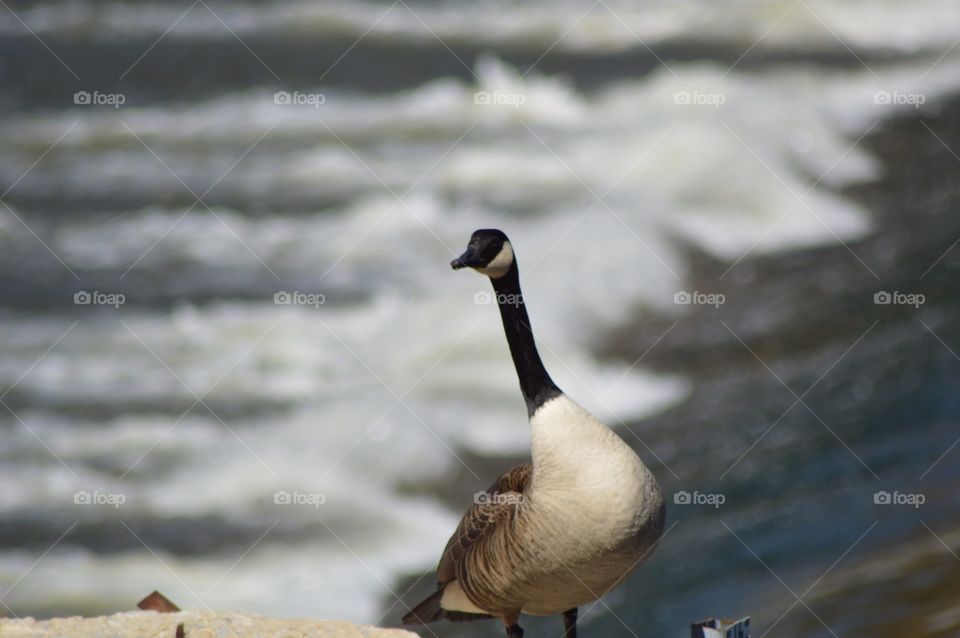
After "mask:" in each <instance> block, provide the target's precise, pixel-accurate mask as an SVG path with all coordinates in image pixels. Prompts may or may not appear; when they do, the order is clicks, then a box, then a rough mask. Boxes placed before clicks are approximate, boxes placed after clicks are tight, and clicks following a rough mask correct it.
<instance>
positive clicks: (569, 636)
mask: <svg viewBox="0 0 960 638" xmlns="http://www.w3.org/2000/svg"><path fill="white" fill-rule="evenodd" d="M563 638H577V608H576V607H574V608H573V609H568V610H567V611H565V612H563Z"/></svg>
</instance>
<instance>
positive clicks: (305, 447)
mask: <svg viewBox="0 0 960 638" xmlns="http://www.w3.org/2000/svg"><path fill="white" fill-rule="evenodd" d="M958 38H960V12H958V10H957V6H956V4H955V3H953V2H950V1H948V0H922V1H919V2H913V3H903V2H896V1H894V0H889V1H888V0H880V1H878V0H875V1H872V2H862V1H855V0H843V1H837V0H831V1H828V0H797V1H795V2H788V1H786V0H751V1H749V2H741V1H734V0H724V1H716V0H715V1H713V2H689V3H683V4H677V3H671V2H666V1H657V2H634V1H625V0H598V1H597V2H594V3H592V4H590V3H583V2H579V3H574V2H556V1H553V0H550V1H548V0H529V1H527V2H522V3H517V2H505V1H504V2H500V1H483V2H454V1H451V0H402V1H401V0H398V1H397V2H393V3H391V2H388V1H383V2H375V1H362V2H357V1H353V0H343V1H340V0H335V1H329V2H317V3H310V2H284V3H268V2H257V1H252V0H245V1H236V2H219V1H213V0H197V1H196V2H194V3H192V4H191V3H190V2H189V1H185V2H166V3H164V2H152V1H139V0H137V1H128V2H101V1H96V0H61V1H44V2H27V1H19V0H18V1H10V2H8V3H7V4H6V5H4V7H3V9H2V10H0V77H2V83H0V109H2V111H3V118H2V120H0V149H2V151H0V152H2V155H0V157H2V160H0V189H2V190H3V191H5V192H4V193H3V195H2V197H0V200H2V206H0V312H2V324H3V329H2V330H0V353H2V354H0V402H2V404H0V440H2V445H0V484H2V485H3V489H2V490H0V592H3V593H2V595H0V601H2V604H3V609H2V610H0V613H5V614H6V615H18V616H23V615H34V616H40V617H45V616H52V615H68V614H84V615H95V614H102V613H111V612H114V611H119V610H128V609H131V608H132V607H133V605H134V603H135V602H136V601H137V600H139V598H140V597H142V596H143V595H145V594H146V593H148V592H149V591H151V590H152V589H155V588H156V589H160V590H161V591H163V592H164V593H165V594H167V595H168V596H169V597H170V598H171V599H173V600H174V601H176V602H178V603H180V604H181V605H182V606H183V607H191V606H194V607H204V606H210V607H212V608H218V609H231V608H232V609H242V610H245V611H250V612H259V613H264V614H270V615H277V616H303V617H336V618H346V619H351V620H357V621H363V622H372V623H380V624H397V623H398V622H399V617H400V616H401V615H402V614H403V613H404V612H405V611H406V606H405V605H411V604H413V603H414V602H416V600H417V599H418V598H419V597H421V596H423V595H425V594H426V593H427V592H429V591H430V590H431V589H432V587H433V583H432V573H430V570H431V569H432V568H433V566H434V565H435V561H436V560H437V558H438V556H439V553H440V550H441V549H442V547H443V545H444V543H445V542H446V540H447V537H448V536H449V534H450V533H451V531H452V530H453V528H454V526H455V525H456V522H457V520H458V517H459V516H460V514H461V513H462V511H463V510H464V509H465V508H466V507H467V506H468V505H469V504H470V503H471V499H472V495H473V494H474V493H475V492H476V491H478V490H481V489H484V488H485V487H486V486H487V485H488V484H489V483H490V482H491V481H492V479H493V478H494V477H495V476H496V475H497V474H498V473H499V472H501V471H503V470H504V469H506V468H507V467H509V466H510V465H511V464H512V463H516V462H521V461H523V460H524V458H525V455H526V454H527V453H528V446H529V432H528V429H527V425H526V420H525V412H524V408H523V404H522V400H521V398H520V394H519V392H518V390H517V383H516V378H515V375H514V372H513V369H512V366H511V363H510V359H509V357H508V354H507V349H506V344H505V343H504V341H503V336H502V332H501V328H500V323H499V318H498V316H497V313H496V312H495V311H494V309H493V307H492V306H491V305H489V304H488V303H484V302H485V301H488V300H489V297H488V296H486V297H485V296H484V293H486V291H487V290H488V286H489V284H488V282H487V281H486V280H485V279H483V278H481V277H477V276H472V275H471V276H467V275H465V274H463V273H457V274H453V273H451V272H450V270H449V267H448V265H447V264H448V262H449V260H450V258H451V257H452V256H454V255H455V254H458V253H459V252H460V250H461V249H462V247H463V245H464V244H465V241H466V239H467V237H468V236H469V233H470V232H471V231H472V230H474V229H475V228H478V227H487V226H496V227H500V228H503V229H504V230H505V231H506V232H507V233H508V234H509V235H510V237H511V238H512V240H513V242H514V245H515V246H516V249H517V253H518V258H519V262H520V267H521V273H522V277H523V284H524V292H525V295H526V298H527V302H528V304H529V309H530V312H531V316H532V320H533V323H534V324H535V327H536V331H537V336H538V340H539V343H540V347H541V350H542V353H543V355H544V358H545V360H546V363H547V366H548V368H549V369H550V370H551V372H552V374H553V376H554V378H555V379H556V380H557V382H558V384H559V385H560V386H561V387H562V388H564V389H565V390H566V391H567V392H568V393H569V394H570V395H572V396H573V397H574V398H575V399H577V400H578V401H580V402H581V403H582V404H584V405H585V406H587V407H588V408H589V409H591V410H592V411H594V412H595V413H596V414H598V415H599V416H600V417H602V418H603V419H604V420H605V421H607V422H608V423H610V424H611V425H613V426H615V427H617V428H618V429H619V431H620V432H621V434H622V435H623V436H624V438H625V439H626V440H627V441H628V442H630V443H631V444H633V445H635V447H636V449H637V450H638V452H639V454H640V455H641V456H642V457H643V459H644V460H645V461H646V462H647V463H648V465H650V466H651V468H652V469H653V471H654V472H655V474H656V475H657V476H658V478H659V480H660V481H661V483H662V485H663V488H664V491H665V494H666V495H667V498H668V500H669V505H668V514H669V521H668V525H669V528H668V532H667V534H666V536H665V538H664V540H663V541H662V543H661V545H660V547H658V549H657V550H656V552H655V554H654V555H653V557H652V558H651V560H650V561H649V563H648V564H647V565H646V566H645V567H644V568H643V569H642V570H640V572H639V574H638V575H637V576H635V577H634V578H632V579H630V580H629V581H628V584H627V585H626V586H625V587H623V588H621V589H619V590H617V591H616V592H614V593H612V594H610V595H609V596H607V597H606V598H605V599H604V601H603V603H602V604H599V605H596V606H593V607H591V608H590V609H589V610H587V609H584V610H581V613H582V614H583V615H582V619H583V620H582V622H583V625H584V632H585V633H588V634H590V635H603V636H631V635H639V636H653V635H656V636H683V635H686V631H687V630H686V628H685V627H686V625H687V624H688V623H689V622H690V621H693V620H696V619H698V618H700V617H705V616H709V615H725V616H736V615H744V614H752V615H753V617H754V626H755V634H756V635H760V636H762V635H765V632H767V631H769V632H770V635H772V636H797V637H801V636H802V637H803V638H813V637H818V636H830V635H833V636H864V635H876V636H903V635H912V636H957V635H960V604H958V602H957V601H958V600H960V597H958V593H960V558H958V556H957V555H958V554H960V510H958V496H957V491H956V484H957V479H958V470H957V467H958V466H957V458H958V457H957V455H958V454H960V451H957V450H956V449H955V447H954V446H956V444H957V437H960V427H958V419H957V415H958V410H960V399H958V394H957V390H956V388H957V387H958V385H957V384H958V383H960V360H958V358H957V353H960V323H958V320H957V317H958V310H960V308H958V306H960V297H958V295H957V290H956V277H957V269H958V267H960V248H955V246H956V242H957V240H958V238H960V217H958V215H957V201H958V195H960V193H958V190H960V180H958V170H960V157H958V156H957V153H958V152H960V102H958V101H957V99H956V95H957V91H958V89H960V46H957V42H958ZM278 92H279V93H278ZM95 293H96V294H95ZM294 293H297V294H294ZM694 293H699V294H698V295H695V294H694ZM883 293H889V295H890V297H888V298H887V299H889V300H890V301H892V302H893V303H876V301H877V300H879V301H880V302H883V301H884V299H885V298H884V297H883V296H882V294H883ZM893 293H899V295H894V294H893ZM78 294H79V295H80V296H79V297H77V298H76V300H75V295H78ZM685 294H689V298H690V299H692V300H693V301H698V300H699V301H705V300H708V299H712V300H713V301H715V302H717V303H715V304H714V305H710V304H708V303H692V304H684V303H676V301H681V302H682V301H684V295H685ZM878 294H880V295H881V297H879V298H878V299H877V300H875V296H876V295H878ZM84 295H87V296H86V297H85V296H84ZM111 295H112V296H111ZM118 295H122V297H120V296H118ZM278 295H279V296H278ZM710 295H713V296H712V297H709V296H710ZM909 295H913V297H910V296H909ZM917 295H922V303H920V302H919V300H920V297H917ZM721 296H722V297H721ZM121 300H122V303H120V301H121ZM721 300H722V302H723V303H720V301H721ZM84 301H90V302H92V303H83V302H84ZM78 302H79V303H78ZM284 302H292V303H284ZM878 492H879V493H881V496H880V497H876V494H877V493H878ZM883 493H890V494H891V499H892V500H896V499H897V498H901V500H902V499H903V498H905V497H909V496H911V495H921V496H922V498H923V503H922V504H921V505H920V506H919V507H915V506H913V505H906V504H901V505H897V504H896V503H892V504H884V503H882V502H881V503H877V502H876V501H877V500H881V501H882V500H883V496H882V494H883ZM278 494H280V495H284V494H288V495H290V500H292V501H294V502H293V503H289V504H287V503H282V502H280V503H277V502H276V501H277V500H281V501H282V500H283V497H282V496H281V498H279V499H278V498H277V495H278ZM677 494H679V496H678V497H677V499H678V500H679V501H681V502H678V503H674V498H675V495H677ZM685 494H690V495H691V496H690V498H691V500H693V501H696V500H697V499H698V498H700V499H702V498H705V497H707V496H710V497H712V499H713V502H714V503H715V502H716V501H717V498H716V496H717V495H719V496H720V497H722V501H723V503H722V504H721V505H719V506H718V507H713V506H710V505H703V504H701V505H697V504H696V503H695V502H694V503H690V504H684V503H683V502H682V501H683V500H684V499H685V496H684V495H685ZM87 500H89V501H90V502H85V501H87ZM913 500H914V501H916V500H917V499H916V497H915V496H914V498H913ZM120 501H122V502H120ZM424 575H425V576H424ZM421 576H424V577H423V578H420V577H421ZM4 590H5V591H4ZM398 598H399V599H401V600H402V602H398ZM525 626H526V627H527V628H528V629H530V631H531V632H533V633H536V634H537V635H539V634H542V633H546V632H549V631H558V627H559V621H558V620H557V619H550V620H530V621H528V623H527V624H526V625H525ZM420 631H421V633H422V634H423V635H437V636H452V635H458V636H462V635H477V636H479V635H495V633H497V632H499V631H501V630H500V629H499V628H498V627H494V626H491V625H489V624H487V623H480V624H471V625H458V626H450V625H447V626H444V625H437V626H432V627H431V628H429V629H421V630H420ZM871 632H872V633H871Z"/></svg>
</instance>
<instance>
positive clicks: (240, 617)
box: [0, 611, 416, 638]
mask: <svg viewBox="0 0 960 638" xmlns="http://www.w3.org/2000/svg"><path fill="white" fill-rule="evenodd" d="M180 624H183V629H184V633H183V635H184V638H246V637H250V638H253V637H254V636H255V637H256V638H308V637H309V638H416V634H413V633H410V632H409V631H404V630H403V629H381V628H379V627H371V626H369V625H355V624H353V623H351V622H346V621H343V620H293V619H279V618H266V617H264V616H256V615H252V614H241V613H235V612H210V611H181V612H176V613H172V614H160V613H157V612H155V611H131V612H126V613H122V614H114V615H113V616H99V617H97V618H81V617H79V616H75V617H71V618H52V619H50V620H34V619H33V618H23V619H11V618H2V619H0V636H2V637H3V638H176V635H177V625H180Z"/></svg>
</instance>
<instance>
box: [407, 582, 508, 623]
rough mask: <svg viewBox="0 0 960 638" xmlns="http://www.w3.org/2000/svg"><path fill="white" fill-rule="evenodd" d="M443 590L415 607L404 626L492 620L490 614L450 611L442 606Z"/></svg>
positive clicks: (439, 590)
mask: <svg viewBox="0 0 960 638" xmlns="http://www.w3.org/2000/svg"><path fill="white" fill-rule="evenodd" d="M442 597H443V589H438V590H437V591H435V592H434V593H433V594H431V595H430V596H429V597H428V598H427V599H426V600H424V601H423V602H422V603H420V604H419V605H417V606H416V607H414V608H413V609H412V610H411V611H410V613H409V614H407V615H406V616H404V617H403V624H404V625H425V624H427V623H431V622H436V621H438V620H450V621H452V622H466V621H468V620H483V619H484V618H491V616H489V615H488V614H472V613H469V612H466V611H450V610H447V609H444V608H443V607H441V606H440V599H441V598H442Z"/></svg>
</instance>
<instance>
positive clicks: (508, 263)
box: [450, 228, 514, 279]
mask: <svg viewBox="0 0 960 638" xmlns="http://www.w3.org/2000/svg"><path fill="white" fill-rule="evenodd" d="M513 263H514V259H513V247H512V246H511V245H510V240H509V239H508V238H507V236H506V235H505V234H504V233H503V231H501V230H497V229H496V228H481V229H480V230H476V231H474V232H473V234H472V235H471V236H470V242H469V243H468V244H467V250H466V251H464V253H463V254H462V255H460V256H459V257H457V258H456V259H454V260H453V261H451V262H450V266H451V267H452V268H453V269H454V270H459V269H460V268H473V269H474V270H476V271H477V272H478V273H480V274H482V275H486V276H488V277H490V278H491V279H498V278H500V277H503V276H504V275H506V274H507V273H508V272H510V268H511V267H512V266H513Z"/></svg>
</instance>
